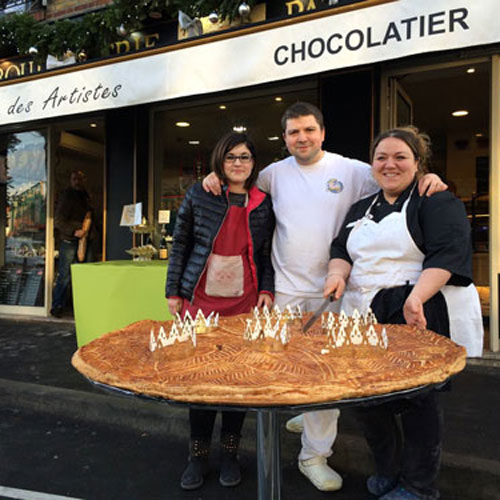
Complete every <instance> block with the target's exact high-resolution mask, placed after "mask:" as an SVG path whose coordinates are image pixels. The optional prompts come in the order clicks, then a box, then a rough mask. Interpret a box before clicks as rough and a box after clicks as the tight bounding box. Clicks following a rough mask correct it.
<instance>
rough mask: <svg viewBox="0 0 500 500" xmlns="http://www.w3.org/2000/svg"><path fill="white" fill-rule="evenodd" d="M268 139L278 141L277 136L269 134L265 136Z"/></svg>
mask: <svg viewBox="0 0 500 500" xmlns="http://www.w3.org/2000/svg"><path fill="white" fill-rule="evenodd" d="M267 140H268V141H279V136H277V135H271V136H269V137H268V138H267Z"/></svg>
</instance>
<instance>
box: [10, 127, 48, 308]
mask: <svg viewBox="0 0 500 500" xmlns="http://www.w3.org/2000/svg"><path fill="white" fill-rule="evenodd" d="M46 222H47V136H46V132H45V131H42V130H32V131H27V132H20V133H10V134H4V135H1V136H0V311H6V312H7V311H8V312H15V311H18V312H20V313H32V312H33V313H34V312H38V313H43V312H44V311H45V303H46V296H45V295H46V294H45V262H46ZM31 309H32V310H33V311H30V310H31Z"/></svg>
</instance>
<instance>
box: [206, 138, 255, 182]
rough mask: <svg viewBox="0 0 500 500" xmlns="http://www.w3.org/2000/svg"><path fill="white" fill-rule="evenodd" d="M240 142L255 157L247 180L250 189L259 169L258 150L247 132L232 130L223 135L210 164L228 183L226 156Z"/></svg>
mask: <svg viewBox="0 0 500 500" xmlns="http://www.w3.org/2000/svg"><path fill="white" fill-rule="evenodd" d="M240 144H244V145H245V146H246V147H247V148H248V150H249V151H250V153H251V155H252V159H253V168H252V171H251V172H250V176H249V177H248V179H247V180H246V181H245V189H246V190H247V191H248V190H249V189H250V188H251V187H252V186H253V185H254V184H255V181H256V180H257V176H258V175H259V171H258V168H257V152H256V150H255V146H254V144H253V142H252V141H251V140H250V138H249V137H248V136H247V134H241V133H239V132H230V133H229V134H226V135H225V136H223V137H221V138H220V139H219V141H218V142H217V144H216V145H215V147H214V149H213V151H212V156H211V158H210V166H211V167H212V171H213V172H215V173H216V174H217V177H218V178H219V179H222V180H223V181H224V183H227V178H226V174H225V173H224V158H225V156H226V154H227V153H228V152H229V151H231V149H233V148H235V147H236V146H239V145H240Z"/></svg>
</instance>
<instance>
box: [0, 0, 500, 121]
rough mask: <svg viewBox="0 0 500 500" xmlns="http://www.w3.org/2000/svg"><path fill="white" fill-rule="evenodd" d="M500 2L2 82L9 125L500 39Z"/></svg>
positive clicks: (416, 11) (448, 2)
mask: <svg viewBox="0 0 500 500" xmlns="http://www.w3.org/2000/svg"><path fill="white" fill-rule="evenodd" d="M499 19H500V2H499V1H498V0H481V1H480V2H478V1H477V0H418V1H416V0H396V1H393V2H388V3H384V4H379V5H375V6H371V7H366V8H363V9H358V10H352V11H349V12H343V13H338V14H335V11H332V15H331V16H327V17H321V18H317V19H312V20H309V21H304V22H297V23H294V24H289V25H284V26H280V27H275V28H273V29H267V30H262V31H258V32H254V33H251V34H246V35H241V36H235V37H232V38H224V39H219V40H214V41H213V42H209V43H200V44H198V45H192V46H189V47H179V48H178V49H177V50H171V49H169V50H168V51H166V52H163V53H157V54H154V55H145V56H144V57H140V58H135V59H130V60H126V61H121V62H116V61H115V62H113V61H110V63H109V64H106V65H101V66H96V67H91V68H87V69H81V70H79V71H70V72H67V73H63V74H55V75H53V76H46V77H42V78H39V79H36V80H31V81H25V82H19V83H12V84H4V85H3V86H0V125H6V124H12V123H19V122H25V121H30V120H40V119H44V118H52V117H56V116H63V115H72V114H77V113H84V112H90V111H98V110H105V109H110V108H118V107H123V106H132V105H136V104H144V103H151V102H158V101H165V100H168V99H173V98H178V97H184V96H193V95H200V94H207V93H211V92H218V91H222V90H226V89H234V88H240V87H246V86H250V85H256V84H261V83H268V82H273V81H279V80H284V79H287V78H293V77H297V76H303V75H309V74H315V73H321V72H324V71H330V70H334V69H338V68H347V67H354V66H358V65H363V64H369V63H375V62H380V61H385V60H390V59H397V58H401V57H405V56H410V55H415V54H423V53H429V52H435V51H441V50H450V49H458V48H464V47H471V46H477V45H485V44H490V43H495V42H499V41H500V29H499V24H498V20H499Z"/></svg>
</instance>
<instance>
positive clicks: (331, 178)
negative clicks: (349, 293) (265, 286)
mask: <svg viewBox="0 0 500 500" xmlns="http://www.w3.org/2000/svg"><path fill="white" fill-rule="evenodd" d="M257 185H258V187H259V188H260V189H262V190H263V191H265V192H266V193H269V194H270V195H271V197H272V201H273V209H274V213H275V215H276V230H275V232H274V236H273V245H272V263H273V266H274V271H275V289H276V291H277V292H281V293H286V294H289V295H294V296H304V297H321V296H322V293H323V285H324V282H325V277H326V273H327V269H328V261H329V260H330V245H331V243H332V241H333V239H334V238H335V237H336V236H337V234H338V232H339V230H340V228H341V225H342V223H343V221H344V218H345V216H346V214H347V211H348V210H349V208H350V207H351V205H352V204H353V203H355V202H357V201H359V200H360V199H361V198H365V197H366V196H369V195H372V194H374V193H375V192H377V191H378V190H379V187H378V186H377V184H376V183H375V180H374V179H373V177H372V175H371V170H370V166H369V165H367V164H366V163H363V162H361V161H358V160H352V159H350V158H344V157H343V156H340V155H338V154H334V153H328V152H325V154H324V155H323V158H321V160H320V161H318V162H317V163H315V164H313V165H307V166H304V165H299V164H298V163H297V161H296V160H295V158H294V157H293V156H290V157H288V158H286V159H284V160H281V161H278V162H275V163H272V164H271V165H269V166H268V167H266V168H265V169H264V170H262V171H261V172H260V174H259V178H258V181H257Z"/></svg>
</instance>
